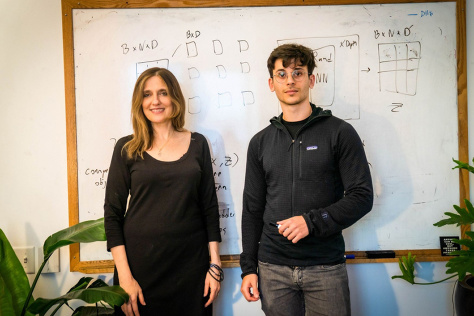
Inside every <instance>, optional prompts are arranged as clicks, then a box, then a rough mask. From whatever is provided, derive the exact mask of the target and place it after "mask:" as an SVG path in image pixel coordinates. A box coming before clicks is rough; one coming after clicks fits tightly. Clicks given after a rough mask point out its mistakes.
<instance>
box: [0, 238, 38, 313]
mask: <svg viewBox="0 0 474 316" xmlns="http://www.w3.org/2000/svg"><path fill="white" fill-rule="evenodd" d="M0 278H1V279H2V280H3V282H2V285H3V294H2V299H1V301H2V312H1V313H2V314H3V308H4V307H3V304H4V302H6V298H5V300H4V298H3V295H5V297H7V296H8V297H10V302H11V304H12V306H11V309H13V310H14V315H20V313H21V310H22V309H23V305H24V304H25V301H26V297H27V296H28V292H29V290H30V283H29V281H28V277H27V276H26V273H25V270H24V269H23V266H22V265H21V263H20V260H18V258H17V256H16V254H15V252H14V251H13V248H12V246H11V244H10V242H9V241H8V239H7V237H6V236H5V234H4V233H3V231H2V230H1V229H0ZM30 301H31V300H30ZM5 304H6V303H5ZM5 308H8V307H6V306H5ZM5 315H8V313H6V314H5ZM29 315H31V314H29Z"/></svg>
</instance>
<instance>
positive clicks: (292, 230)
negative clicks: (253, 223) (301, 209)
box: [277, 215, 309, 244]
mask: <svg viewBox="0 0 474 316" xmlns="http://www.w3.org/2000/svg"><path fill="white" fill-rule="evenodd" d="M277 224H279V225H280V228H278V232H279V233H280V234H282V235H283V236H284V237H286V238H287V239H288V240H290V241H291V242H293V243H294V244H296V243H297V242H298V241H300V240H301V239H303V238H305V237H306V236H308V235H309V230H308V225H306V221H305V220H304V218H303V216H301V215H300V216H294V217H290V218H288V219H285V220H283V221H279V222H277Z"/></svg>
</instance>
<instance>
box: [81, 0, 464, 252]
mask: <svg viewBox="0 0 474 316" xmlns="http://www.w3.org/2000/svg"><path fill="white" fill-rule="evenodd" d="M426 12H428V14H426ZM73 13H74V19H73V25H74V61H75V83H76V119H77V152H78V158H77V160H78V187H79V192H78V196H79V209H80V211H79V213H80V214H79V218H80V221H84V220H87V219H93V218H98V217H101V216H103V199H104V188H105V185H106V180H107V172H108V166H109V163H110V158H111V154H112V150H113V146H114V145H115V142H116V140H117V139H118V138H120V137H122V136H125V135H128V134H130V133H132V129H131V125H130V102H131V95H132V90H133V86H134V83H135V81H136V79H137V77H138V76H139V75H140V73H142V72H143V71H144V70H145V69H147V68H150V67H164V68H167V69H169V70H171V71H172V72H173V73H174V74H175V75H176V77H177V78H178V80H179V82H180V84H181V87H182V89H183V93H184V95H185V98H186V103H187V104H186V108H187V114H186V128H188V129H189V130H192V131H197V132H200V133H202V134H203V135H205V136H206V138H207V139H208V141H209V144H210V148H211V151H212V157H213V158H212V164H213V168H214V178H215V182H216V192H217V195H218V199H219V215H220V221H221V222H220V223H221V234H222V237H223V242H222V245H221V248H222V254H238V253H240V251H241V244H240V239H241V236H240V218H241V208H242V190H243V183H244V175H245V162H246V153H247V146H248V142H249V140H250V138H251V137H252V136H253V135H254V134H255V133H257V132H258V131H260V130H261V129H263V128H264V127H266V126H267V125H268V124H269V119H270V118H271V117H273V116H276V115H279V114H280V113H281V110H280V108H279V104H278V101H277V99H276V97H275V95H274V94H273V93H272V92H271V91H270V89H269V87H268V80H269V73H268V70H267V67H266V63H267V58H268V55H269V54H270V52H271V51H272V50H273V49H274V48H275V47H276V46H277V45H281V44H283V43H290V42H292V43H295V42H296V43H300V44H303V45H306V46H308V47H310V48H311V49H313V51H314V53H315V58H316V60H315V61H316V65H317V67H316V69H315V70H314V75H315V78H316V82H315V86H314V88H313V89H312V91H311V93H310V97H311V101H312V102H313V103H315V104H316V105H318V106H321V107H323V108H326V109H330V110H331V111H332V112H333V114H334V115H336V116H338V117H340V118H342V119H345V120H347V121H348V122H349V123H351V124H352V125H353V126H354V127H355V128H356V130H357V131H358V133H359V135H360V136H361V139H362V141H363V143H364V146H365V149H366V153H367V157H368V160H369V163H370V168H371V172H372V178H373V182H374V189H375V205H374V208H373V210H372V212H371V213H369V214H368V215H367V216H366V217H364V218H363V219H362V220H361V221H359V222H358V223H357V224H355V225H354V226H353V227H351V228H349V229H347V230H345V231H344V235H345V237H346V247H347V249H348V250H366V249H384V248H385V249H414V248H417V249H418V248H419V249H431V248H438V247H439V244H438V240H439V239H438V236H439V235H440V234H442V233H444V232H446V234H453V232H452V231H449V230H446V231H445V230H443V229H440V228H435V227H432V225H431V224H432V223H433V222H435V221H437V220H439V218H440V216H442V214H443V212H445V211H449V210H450V209H451V207H452V205H453V204H455V203H457V202H458V196H459V195H458V193H459V186H458V174H457V173H456V172H453V171H452V170H451V168H450V166H451V158H456V157H457V155H458V142H457V140H458V138H457V104H456V100H457V87H456V84H457V75H456V58H455V56H456V53H455V48H456V47H455V45H456V33H455V25H456V21H455V3H423V4H396V5H389V4H387V5H351V6H314V7H313V6H305V7H298V6H296V7H256V8H186V9H184V8H181V9H171V8H170V9H100V10H99V9H77V10H74V11H73ZM303 21H304V26H305V27H287V26H289V25H290V26H295V25H296V24H298V25H299V24H301V23H303ZM440 78H443V80H439V79H440ZM420 227H422V229H420ZM446 229H449V228H446ZM454 234H455V232H454ZM104 258H108V259H110V258H111V256H110V255H109V254H107V253H106V252H105V246H103V245H96V244H90V245H81V260H96V259H104Z"/></svg>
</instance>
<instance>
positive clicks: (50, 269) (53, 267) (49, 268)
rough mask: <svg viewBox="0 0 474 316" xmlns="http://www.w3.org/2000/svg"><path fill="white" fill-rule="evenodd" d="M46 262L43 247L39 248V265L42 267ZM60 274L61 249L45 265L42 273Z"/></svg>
mask: <svg viewBox="0 0 474 316" xmlns="http://www.w3.org/2000/svg"><path fill="white" fill-rule="evenodd" d="M43 260H44V255H43V247H39V248H38V265H41V264H42V263H43ZM56 272H59V249H56V250H55V251H54V252H53V254H52V255H51V257H49V259H48V262H47V263H46V264H45V265H44V267H43V271H41V273H56Z"/></svg>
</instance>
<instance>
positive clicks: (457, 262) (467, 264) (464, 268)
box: [446, 250, 474, 280]
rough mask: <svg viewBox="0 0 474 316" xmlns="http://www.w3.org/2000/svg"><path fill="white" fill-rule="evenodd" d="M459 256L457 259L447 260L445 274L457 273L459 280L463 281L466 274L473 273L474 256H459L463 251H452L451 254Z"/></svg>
mask: <svg viewBox="0 0 474 316" xmlns="http://www.w3.org/2000/svg"><path fill="white" fill-rule="evenodd" d="M456 253H457V254H460V255H459V256H458V257H454V258H451V259H449V261H448V262H447V263H446V267H448V268H449V269H448V270H447V271H446V273H457V274H458V277H459V280H463V279H464V277H465V276H466V274H467V273H474V255H473V254H471V255H467V256H466V255H461V254H463V253H465V251H463V250H461V251H453V252H452V254H456Z"/></svg>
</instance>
